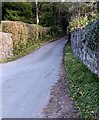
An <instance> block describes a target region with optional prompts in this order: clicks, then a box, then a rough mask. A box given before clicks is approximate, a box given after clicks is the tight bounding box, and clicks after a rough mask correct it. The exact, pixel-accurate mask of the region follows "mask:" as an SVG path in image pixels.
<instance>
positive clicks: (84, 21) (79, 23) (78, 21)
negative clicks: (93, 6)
mask: <svg viewBox="0 0 99 120" xmlns="http://www.w3.org/2000/svg"><path fill="white" fill-rule="evenodd" d="M98 18H99V14H96V13H93V12H92V13H90V14H89V15H85V16H79V17H75V18H72V20H71V21H70V23H69V27H68V28H69V29H70V31H74V30H75V29H77V28H84V27H86V26H87V25H88V24H90V23H92V22H94V21H95V20H97V19H98Z"/></svg>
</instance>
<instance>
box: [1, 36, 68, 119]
mask: <svg viewBox="0 0 99 120" xmlns="http://www.w3.org/2000/svg"><path fill="white" fill-rule="evenodd" d="M65 43H66V39H65V38H62V39H60V40H58V41H55V42H52V43H49V44H47V45H44V46H42V47H41V48H40V49H38V50H37V51H35V52H33V53H31V54H29V55H27V56H25V57H22V58H20V59H18V60H16V61H13V62H8V63H4V64H0V69H2V74H1V75H2V93H3V95H2V105H3V107H2V116H3V118H39V117H42V116H41V112H42V109H43V108H44V107H45V105H46V104H47V103H48V101H49V98H50V89H51V86H52V85H54V83H55V82H56V81H57V80H58V79H59V71H60V64H61V62H62V58H63V48H64V46H65ZM0 78H1V76H0ZM0 81H1V80H0Z"/></svg>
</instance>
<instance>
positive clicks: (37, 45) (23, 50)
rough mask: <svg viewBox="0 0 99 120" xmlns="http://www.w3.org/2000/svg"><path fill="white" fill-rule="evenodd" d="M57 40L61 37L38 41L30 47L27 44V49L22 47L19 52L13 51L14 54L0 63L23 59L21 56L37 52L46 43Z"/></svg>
mask: <svg viewBox="0 0 99 120" xmlns="http://www.w3.org/2000/svg"><path fill="white" fill-rule="evenodd" d="M59 38H61V37H53V38H50V39H46V38H44V39H43V40H41V39H39V40H38V41H37V43H35V44H34V45H30V43H28V45H27V47H23V48H22V47H21V49H20V50H17V51H15V53H14V55H13V56H12V57H10V58H6V59H3V60H0V63H5V62H10V61H14V60H16V59H18V58H21V57H23V56H25V55H27V54H29V53H31V52H33V51H35V50H37V49H38V48H40V47H41V46H42V45H44V44H46V43H49V42H51V41H55V40H58V39H59Z"/></svg>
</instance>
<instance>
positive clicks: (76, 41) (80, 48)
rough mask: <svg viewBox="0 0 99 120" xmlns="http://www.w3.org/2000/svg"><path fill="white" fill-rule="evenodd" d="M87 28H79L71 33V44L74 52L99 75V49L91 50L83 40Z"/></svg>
mask: <svg viewBox="0 0 99 120" xmlns="http://www.w3.org/2000/svg"><path fill="white" fill-rule="evenodd" d="M85 32H86V30H85V29H77V30H75V31H74V32H72V33H71V46H72V50H73V52H74V54H75V55H76V56H77V57H78V58H79V59H80V60H81V61H82V62H83V63H84V64H85V65H87V67H88V68H89V69H90V70H91V71H92V72H93V73H95V74H97V75H98V77H99V50H97V51H91V50H90V49H89V48H88V47H87V46H86V45H85V44H84V42H83V40H84V39H85Z"/></svg>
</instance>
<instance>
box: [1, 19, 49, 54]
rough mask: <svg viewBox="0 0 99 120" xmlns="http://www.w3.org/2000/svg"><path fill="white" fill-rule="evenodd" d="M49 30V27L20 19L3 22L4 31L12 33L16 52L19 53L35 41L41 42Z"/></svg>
mask: <svg viewBox="0 0 99 120" xmlns="http://www.w3.org/2000/svg"><path fill="white" fill-rule="evenodd" d="M48 30H49V29H48V28H44V27H41V26H37V25H34V24H27V23H23V22H18V21H3V22H2V31H3V32H8V33H12V39H13V46H14V54H19V53H18V52H21V51H22V50H25V49H26V48H27V47H29V46H32V45H34V44H35V43H37V44H39V42H40V41H39V39H41V38H42V39H43V38H44V36H46V34H47V32H48ZM37 35H38V39H36V38H37Z"/></svg>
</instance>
